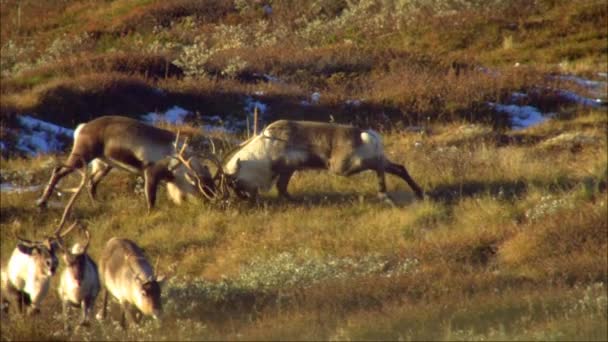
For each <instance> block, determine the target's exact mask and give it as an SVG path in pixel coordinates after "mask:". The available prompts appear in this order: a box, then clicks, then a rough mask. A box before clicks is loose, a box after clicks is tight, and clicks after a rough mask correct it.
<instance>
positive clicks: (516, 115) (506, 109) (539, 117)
mask: <svg viewBox="0 0 608 342" xmlns="http://www.w3.org/2000/svg"><path fill="white" fill-rule="evenodd" d="M488 104H489V105H490V107H493V108H494V109H496V110H497V111H499V112H502V113H507V114H508V115H509V116H510V117H511V125H512V128H513V129H515V130H519V129H524V128H527V127H530V126H532V125H537V124H539V123H541V122H543V121H545V120H547V116H545V115H543V114H542V113H541V112H540V111H539V110H538V109H537V108H536V107H532V106H518V105H514V104H511V105H502V104H497V103H492V102H488Z"/></svg>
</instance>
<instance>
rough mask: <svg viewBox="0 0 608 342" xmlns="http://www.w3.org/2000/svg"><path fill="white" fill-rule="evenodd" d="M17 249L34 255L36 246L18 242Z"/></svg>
mask: <svg viewBox="0 0 608 342" xmlns="http://www.w3.org/2000/svg"><path fill="white" fill-rule="evenodd" d="M17 249H18V250H19V252H21V253H23V254H27V255H32V250H33V249H34V248H32V247H29V246H26V245H24V244H22V243H17Z"/></svg>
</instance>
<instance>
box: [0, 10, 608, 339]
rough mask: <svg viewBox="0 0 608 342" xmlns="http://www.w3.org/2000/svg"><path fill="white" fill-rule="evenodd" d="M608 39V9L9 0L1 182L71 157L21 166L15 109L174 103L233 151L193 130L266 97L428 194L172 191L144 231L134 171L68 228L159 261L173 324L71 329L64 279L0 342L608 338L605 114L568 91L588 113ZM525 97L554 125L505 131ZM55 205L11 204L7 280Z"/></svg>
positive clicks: (304, 187)
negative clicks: (392, 166) (370, 134)
mask: <svg viewBox="0 0 608 342" xmlns="http://www.w3.org/2000/svg"><path fill="white" fill-rule="evenodd" d="M607 21H608V8H607V7H606V3H605V1H603V0H568V1H563V0H538V1H527V0H502V1H475V0H462V1H446V0H431V1H415V0H401V1H385V0H359V1H356V0H343V1H341V0H338V1H336V0H314V1H295V0H268V1H242V0H210V1H194V0H137V1H132V0H114V1H93V0H64V1H35V0H31V1H30V0H20V1H17V0H7V1H2V2H0V27H1V29H2V30H1V32H0V39H1V49H2V51H1V59H0V62H1V68H2V70H1V72H2V75H1V78H0V85H1V90H0V116H1V119H2V123H1V125H0V140H1V141H2V145H1V146H0V147H1V148H2V149H1V153H2V158H3V159H2V165H1V170H0V175H1V178H2V181H3V182H8V181H10V182H11V183H13V184H16V185H19V186H32V185H41V184H45V183H46V181H47V180H48V176H49V175H50V174H51V172H52V170H53V167H54V166H55V165H56V161H57V160H60V161H65V160H66V158H67V155H68V153H69V148H70V145H71V141H69V139H68V140H67V141H66V144H65V150H64V151H63V152H62V153H59V155H44V154H43V155H38V156H34V157H32V156H27V155H26V154H24V153H22V152H20V150H19V149H18V147H19V144H20V140H19V135H20V133H21V132H22V130H21V129H20V121H19V119H20V117H21V116H22V115H31V116H33V117H36V118H38V119H41V120H45V121H47V122H51V123H54V124H58V125H61V126H64V127H68V128H72V129H73V128H75V127H76V125H77V124H79V123H82V122H85V121H89V120H91V119H92V118H95V117H98V116H101V115H125V116H130V117H134V118H139V117H140V116H141V115H142V114H146V113H149V112H155V111H158V112H163V111H164V110H166V109H168V108H171V107H172V106H175V105H178V106H180V107H182V108H186V109H188V110H189V111H190V112H191V113H192V115H190V116H189V117H188V120H187V122H186V123H185V124H182V125H180V126H173V125H166V124H164V125H162V126H163V128H167V129H170V130H172V131H177V130H178V129H179V130H180V132H183V133H184V134H187V135H188V136H190V137H191V146H192V147H198V148H201V149H204V148H205V147H206V146H207V145H206V141H207V140H206V136H211V137H212V138H213V139H214V140H216V141H217V142H218V144H216V145H217V146H218V149H220V150H222V149H223V150H224V151H225V150H227V149H229V146H225V147H223V144H222V143H221V142H227V145H230V144H234V142H235V141H242V140H244V139H245V138H246V136H245V135H244V133H243V132H237V133H231V132H222V131H201V130H200V129H198V128H197V127H198V126H199V125H201V124H203V123H206V122H207V121H206V120H207V118H209V117H211V116H215V115H219V116H221V119H222V120H226V121H227V120H228V119H229V118H232V117H236V118H243V117H244V116H245V115H246V113H245V111H244V107H245V105H246V101H248V100H251V99H254V100H256V101H260V102H262V103H264V104H265V105H266V106H267V108H266V112H265V113H264V114H265V115H267V116H268V117H269V118H271V119H306V120H319V121H325V122H327V121H336V122H339V123H351V124H354V125H357V126H359V127H362V128H373V129H375V130H377V131H379V132H380V133H381V134H382V135H383V138H384V144H385V152H386V155H387V156H388V157H390V158H391V160H393V161H394V162H396V163H399V164H402V165H406V167H407V169H408V171H409V173H410V174H411V175H412V177H413V178H414V179H415V180H416V182H417V183H418V184H419V185H420V186H421V187H422V188H423V189H424V191H425V194H426V195H427V196H426V197H427V198H426V199H425V200H422V201H419V200H415V199H414V197H415V196H414V195H413V193H412V192H411V191H410V190H409V188H408V187H407V185H406V184H404V182H402V181H401V180H399V179H396V178H395V177H393V176H388V177H387V182H388V184H387V187H388V189H389V190H390V191H389V192H390V194H391V196H392V198H393V199H394V200H395V202H397V205H396V206H395V207H392V206H388V205H386V203H383V202H381V201H378V200H377V199H376V190H377V189H376V181H375V174H374V173H373V172H368V173H362V174H359V175H355V176H353V177H351V178H343V177H337V176H334V175H331V174H329V173H326V172H315V171H310V172H298V173H296V174H295V175H294V176H293V177H292V180H291V181H290V183H289V193H290V194H291V195H292V196H293V197H294V201H291V202H289V201H285V200H283V199H280V198H278V196H277V193H276V189H273V190H272V191H271V192H270V193H268V194H264V195H262V196H261V198H260V200H259V201H258V202H257V203H255V204H252V203H248V202H246V201H245V202H239V201H231V202H228V203H223V204H219V203H209V202H205V201H200V202H196V201H189V202H186V203H184V204H183V205H181V206H176V205H174V204H173V203H172V202H171V201H169V200H168V198H167V196H166V190H165V189H164V188H161V187H159V196H158V199H157V203H156V206H157V209H156V210H154V211H152V212H150V213H148V210H147V207H146V205H145V203H143V201H141V196H142V194H141V191H142V190H141V183H140V180H138V178H137V176H136V175H131V174H128V173H125V172H110V173H109V174H108V175H107V177H106V179H104V184H103V185H102V186H101V187H99V189H98V193H97V197H98V198H99V199H100V200H101V202H100V203H94V202H92V201H90V200H89V199H88V198H87V196H86V195H85V194H83V195H81V196H80V198H79V200H78V201H77V202H76V203H75V205H74V208H73V215H72V216H73V218H74V219H77V220H78V221H79V222H81V224H83V225H86V227H87V228H88V230H89V231H90V234H91V240H90V244H89V246H88V249H87V253H88V254H89V255H90V256H91V257H92V259H93V260H95V261H96V262H97V261H98V259H99V257H100V256H101V254H102V250H103V248H104V245H105V244H106V242H107V241H108V240H109V239H110V238H112V237H115V236H117V237H122V238H126V239H130V240H133V241H136V243H137V245H138V246H140V247H141V248H142V249H143V250H144V251H145V252H146V254H147V256H148V258H149V260H150V262H151V263H152V262H155V261H156V258H159V263H158V266H157V267H158V268H156V267H155V271H158V272H160V273H162V274H166V275H168V278H167V279H166V281H165V284H164V287H163V290H162V307H163V320H162V325H160V324H157V323H156V322H155V321H153V320H151V319H146V318H144V319H142V320H141V322H140V324H139V325H137V326H134V327H133V328H130V329H128V330H124V329H121V328H120V325H119V318H120V314H121V311H120V307H119V306H118V305H117V304H116V303H112V301H110V303H109V304H110V305H109V309H110V311H109V317H108V318H107V319H106V320H104V321H102V322H99V321H97V320H94V319H91V322H90V323H91V324H90V326H89V327H84V328H80V329H76V330H74V331H70V332H66V331H65V330H64V329H63V319H62V316H61V311H62V310H61V301H60V299H59V297H58V294H57V291H56V288H57V285H58V282H59V279H58V277H56V276H55V277H53V278H52V280H51V290H50V291H48V295H47V296H46V298H45V299H44V301H43V302H42V303H41V306H40V314H39V315H34V316H31V317H27V318H24V317H22V316H20V315H18V314H15V313H14V311H11V312H10V313H9V315H6V314H4V313H3V314H2V318H1V324H0V331H1V338H2V340H57V339H61V340H63V339H73V340H135V339H139V340H141V339H150V340H176V339H179V340H277V339H286V340H399V339H403V340H406V339H409V340H431V339H432V340H480V339H485V340H488V339H491V340H606V339H608V331H607V330H608V326H607V320H608V314H607V310H608V297H607V290H608V289H607V286H608V285H607V283H608V260H607V254H608V217H607V212H608V208H607V201H608V199H607V182H608V166H607V165H608V161H607V158H608V157H607V153H608V148H607V130H608V115H607V113H606V107H605V106H604V107H602V106H589V105H583V104H581V103H580V102H576V101H572V98H573V97H572V96H570V95H571V94H574V93H576V94H580V95H582V96H587V97H591V96H592V94H591V93H589V89H588V88H587V87H585V86H584V85H582V84H581V82H577V81H576V80H577V79H575V78H572V77H571V76H573V75H576V76H577V77H581V78H584V79H594V80H600V81H604V82H606V73H607V71H608V66H607V65H606V60H607V57H608V56H607V55H608V42H607V39H608V33H607V32H606V22H607ZM600 88H601V89H600V90H601V93H602V96H603V97H604V99H605V98H606V83H603V85H601V86H600ZM313 93H314V94H315V96H312V97H311V94H313ZM522 94H524V95H525V96H524V95H522ZM569 94H570V95H569ZM514 98H515V99H516V100H517V101H518V104H519V105H528V106H531V107H535V108H538V109H539V110H540V111H541V112H543V113H552V115H551V118H550V119H548V120H546V121H545V122H543V123H541V124H538V125H535V126H532V127H529V128H526V129H522V130H512V129H510V128H509V118H508V116H506V115H505V114H504V113H501V112H499V111H498V110H497V108H498V105H497V104H504V105H507V104H510V103H511V101H512V100H513V99H514ZM266 123H268V122H266ZM203 135H204V136H203ZM78 181H79V177H78V175H70V176H67V177H66V178H65V179H64V182H65V183H66V184H68V185H69V184H77V183H78ZM41 191H42V189H38V191H33V192H32V191H14V192H2V193H1V196H2V197H1V203H0V238H1V239H0V244H1V245H0V247H1V249H0V251H1V255H0V259H1V260H0V261H1V264H2V271H3V272H5V266H6V263H7V261H8V259H9V257H10V254H11V252H12V251H13V249H14V248H15V244H16V241H15V239H14V238H13V235H12V234H13V232H14V233H16V234H19V235H22V236H47V235H49V234H50V233H51V232H53V230H54V228H55V227H57V224H58V222H59V220H60V219H61V216H62V215H61V213H62V210H63V207H64V205H65V201H66V199H65V197H66V196H65V195H64V196H61V197H58V196H56V195H54V196H53V197H51V199H50V200H49V205H48V208H47V209H46V210H40V209H39V208H37V207H36V205H35V201H36V199H37V198H38V197H39V196H40V193H41ZM66 243H67V242H66ZM63 267H65V266H64V265H62V264H61V263H60V266H59V271H60V272H61V270H62V268H63ZM99 302H100V301H99V300H98V301H97V305H96V307H95V311H94V312H98V310H99V309H100V305H99Z"/></svg>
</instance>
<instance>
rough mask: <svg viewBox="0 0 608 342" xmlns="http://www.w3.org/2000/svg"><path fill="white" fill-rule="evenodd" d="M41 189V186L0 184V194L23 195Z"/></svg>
mask: <svg viewBox="0 0 608 342" xmlns="http://www.w3.org/2000/svg"><path fill="white" fill-rule="evenodd" d="M40 189H42V185H32V186H15V185H13V184H11V183H0V192H4V193H18V194H21V193H24V192H34V191H38V190H40Z"/></svg>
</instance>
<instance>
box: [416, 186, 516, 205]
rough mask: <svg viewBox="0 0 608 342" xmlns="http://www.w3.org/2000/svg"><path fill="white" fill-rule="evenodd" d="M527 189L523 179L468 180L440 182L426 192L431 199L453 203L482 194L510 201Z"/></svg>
mask: <svg viewBox="0 0 608 342" xmlns="http://www.w3.org/2000/svg"><path fill="white" fill-rule="evenodd" d="M527 191H528V184H527V183H526V182H524V181H496V182H478V181H470V182H464V183H461V184H440V185H438V186H436V187H435V188H433V189H432V190H431V191H429V192H427V196H428V197H429V198H430V199H431V200H433V201H437V202H445V203H448V204H453V203H456V202H458V201H459V200H460V199H462V198H466V197H474V196H478V195H483V194H488V195H490V196H492V197H498V198H502V199H505V200H509V201H512V200H514V199H516V198H518V197H520V196H522V195H523V194H525V193H526V192H527Z"/></svg>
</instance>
